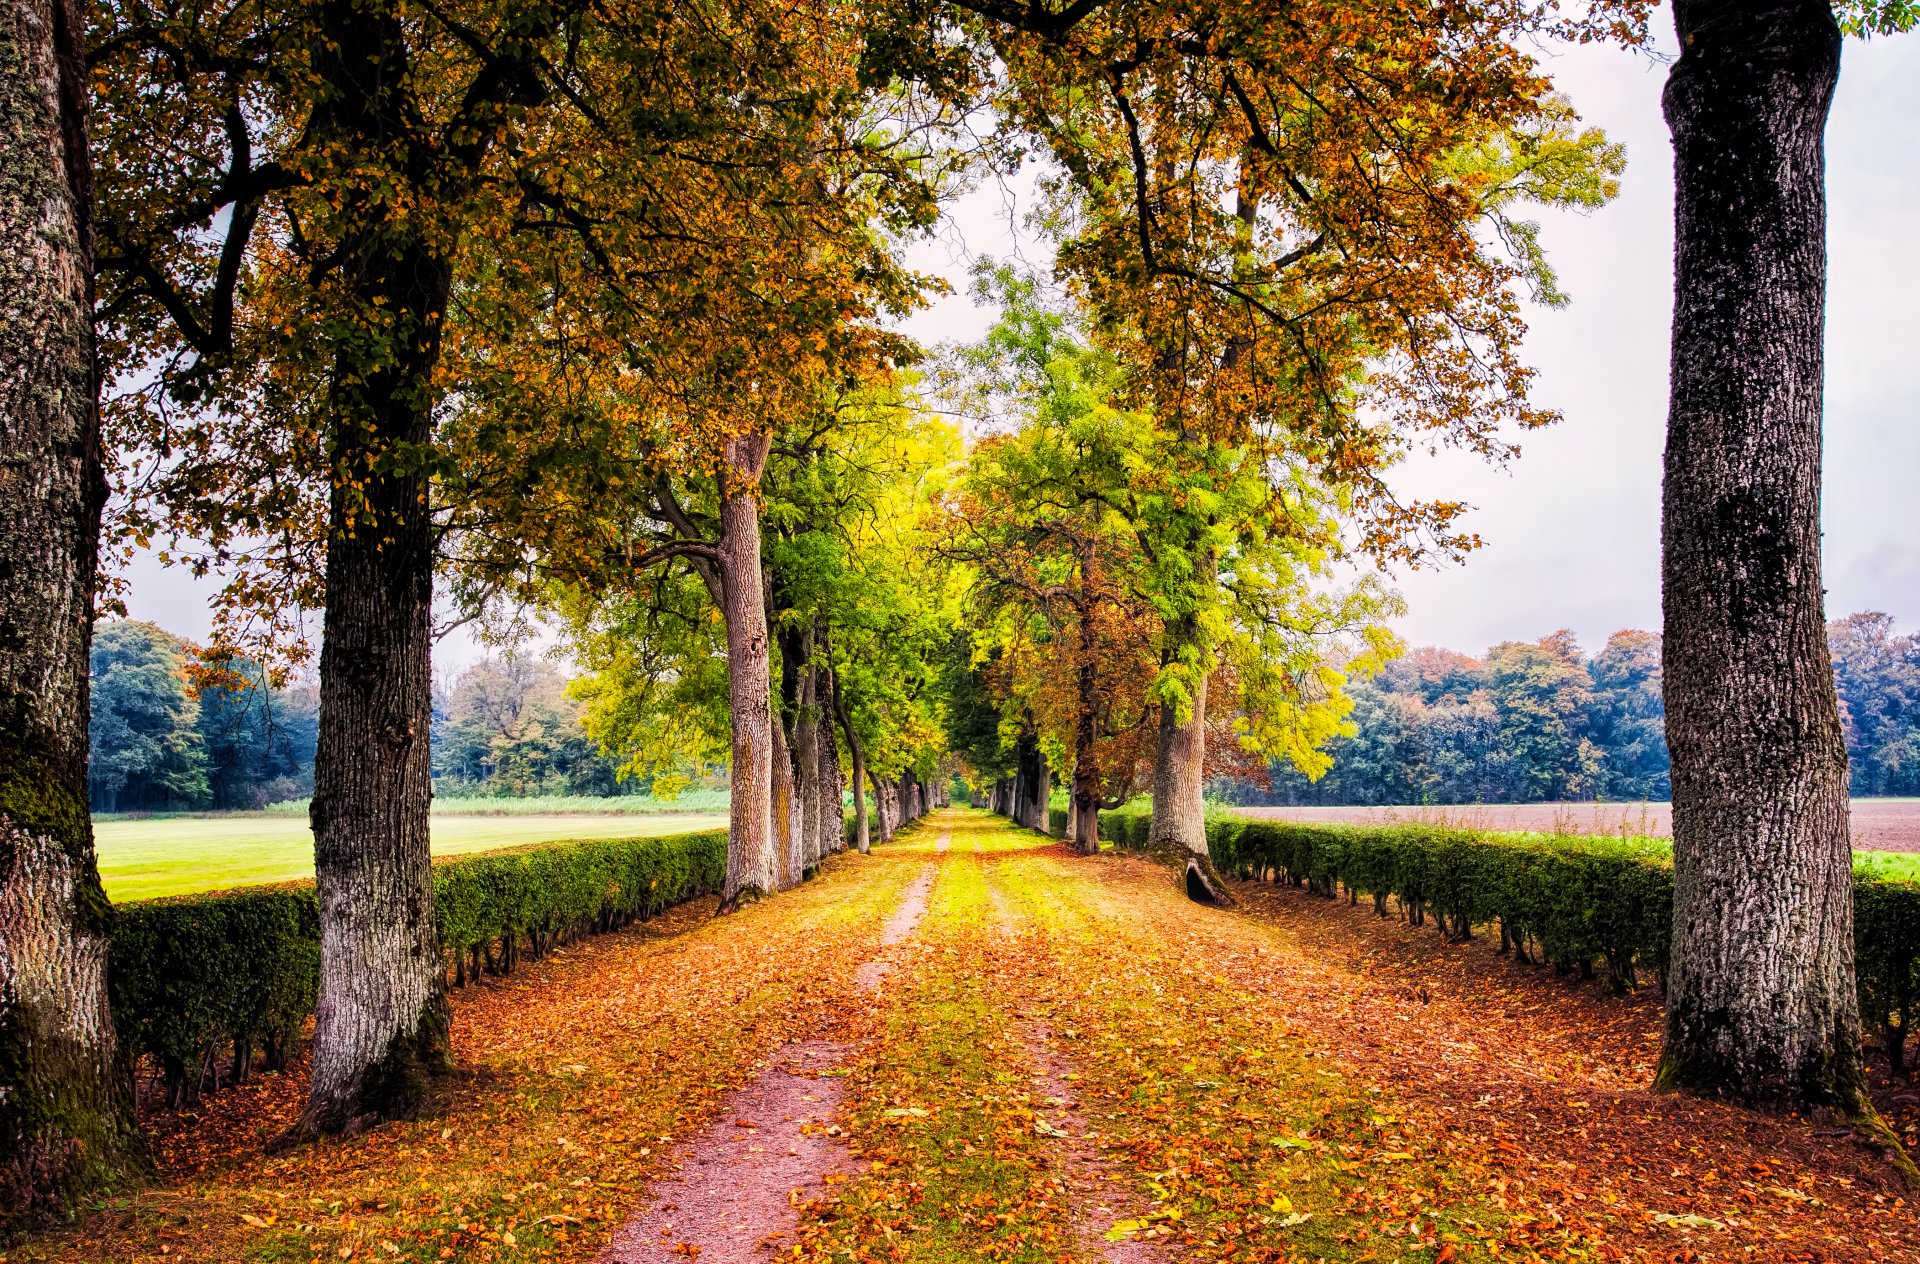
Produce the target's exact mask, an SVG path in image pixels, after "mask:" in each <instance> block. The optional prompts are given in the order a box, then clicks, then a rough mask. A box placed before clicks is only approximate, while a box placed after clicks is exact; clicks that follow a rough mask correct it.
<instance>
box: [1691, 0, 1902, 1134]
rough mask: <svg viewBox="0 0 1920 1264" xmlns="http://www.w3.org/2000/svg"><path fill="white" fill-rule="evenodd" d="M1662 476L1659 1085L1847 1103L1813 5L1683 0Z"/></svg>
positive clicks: (1835, 60)
mask: <svg viewBox="0 0 1920 1264" xmlns="http://www.w3.org/2000/svg"><path fill="white" fill-rule="evenodd" d="M1674 16H1675V22H1676V24H1677V26H1678V28H1679V32H1680V45H1681V49H1682V55H1681V57H1680V60H1679V61H1678V62H1677V63H1676V64H1675V66H1674V68H1673V71H1672V74H1671V75H1670V77H1669V79H1668V81H1667V89H1666V98H1665V108H1666V115H1667V122H1668V125H1669V127H1670V128H1671V129H1672V131H1673V140H1674V176H1675V198H1676V216H1675V219H1676V223H1675V243H1674V250H1675V277H1674V286H1675V291H1674V313H1673V349H1672V386H1671V390H1672V398H1671V405H1670V410H1669V413H1668V422H1667V425H1668V429H1667V454H1666V486H1665V496H1664V513H1663V527H1664V536H1663V543H1664V567H1663V579H1664V585H1663V594H1662V595H1663V602H1664V607H1665V622H1666V642H1665V646H1666V650H1665V691H1666V714H1667V741H1668V745H1669V747H1670V749H1671V751H1672V756H1673V834H1674V910H1673V913H1674V922H1673V964H1672V970H1671V974H1670V977H1669V980H1668V988H1667V1025H1666V1044H1665V1047H1664V1049H1663V1051H1662V1055H1661V1064H1660V1073H1659V1083H1660V1084H1661V1085H1662V1086H1666V1087H1672V1088H1679V1089H1685V1090H1689V1091H1693V1092H1700V1093H1711V1094H1727V1095H1730V1096H1733V1097H1736V1098H1739V1099H1741V1100H1745V1101H1754V1102H1758V1101H1778V1102H1786V1103H1829V1104H1837V1105H1839V1106H1842V1107H1844V1108H1847V1109H1850V1110H1853V1109H1858V1108H1860V1106H1861V1105H1862V1103H1863V1101H1864V1098H1863V1076H1862V1071H1861V1065H1860V1030H1859V1015H1858V1010H1857V1000H1856V997H1855V993H1854V966H1853V917H1852V880H1853V871H1852V857H1851V854H1850V841H1849V837H1848V827H1847V756H1846V746H1845V743H1844V740H1843V737H1842V732H1841V727H1840V717H1839V708H1838V703H1837V700H1836V697H1835V691H1834V681H1833V670H1832V665H1831V662H1830V660H1829V657H1828V653H1827V638H1826V625H1825V622H1824V616H1823V612H1822V608H1821V605H1822V589H1821V575H1820V441H1821V440H1820V428H1821V385H1822V373H1823V347H1822V324H1823V319H1824V304H1825V289H1826V244H1825V243H1826V203H1825V192H1824V189H1823V167H1824V154H1823V145H1822V132H1823V130H1824V128H1825V125H1826V117H1827V110H1828V106H1829V104H1830V102H1831V100H1832V94H1833V87H1834V82H1835V78H1836V76H1837V74H1838V70H1839V57H1840V34H1839V31H1838V29H1837V27H1836V26H1835V23H1834V18H1833V14H1832V11H1831V9H1830V8H1829V7H1828V5H1827V4H1826V3H1825V0H1773V2H1771V3H1766V4H1762V5H1759V6H1754V5H1750V4H1736V3H1732V2H1730V0H1714V2H1711V3H1708V2H1703V0H1680V3H1678V4H1677V5H1676V7H1675V11H1674Z"/></svg>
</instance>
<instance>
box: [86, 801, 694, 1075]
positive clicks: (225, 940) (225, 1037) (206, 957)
mask: <svg viewBox="0 0 1920 1264" xmlns="http://www.w3.org/2000/svg"><path fill="white" fill-rule="evenodd" d="M726 868H727V833H726V831H725V830H708V831H704V832H700V833H690V834H670V835H666V836H663V837H657V838H622V839H592V840H585V841H580V842H565V843H548V844H543V845H540V846H534V847H524V848H520V849H518V850H514V851H504V852H491V853H483V854H480V855H473V856H462V857H458V858H455V859H449V860H445V861H441V862H438V863H436V864H435V865H434V867H433V896H434V910H435V914H436V916H437V918H438V920H439V930H440V942H441V945H442V948H443V951H444V952H445V953H446V955H447V964H448V967H449V968H450V970H451V971H452V981H453V982H454V984H455V985H456V986H457V985H459V984H462V983H465V982H466V981H468V980H469V979H473V978H478V977H479V974H480V973H481V972H482V971H483V970H484V971H488V972H494V973H505V972H507V971H510V970H512V968H513V966H514V964H515V962H516V961H517V960H518V959H519V957H520V954H521V950H522V945H523V942H524V947H525V949H526V950H527V951H528V952H530V953H532V954H533V955H534V956H536V957H538V956H540V955H542V954H544V953H546V952H547V951H549V950H550V949H551V948H552V947H553V946H554V945H555V944H556V943H561V942H565V941H567V940H569V939H572V938H575V937H577V936H579V935H581V934H583V933H587V932H591V931H597V930H611V929H613V928H615V927H617V926H624V925H626V924H628V923H629V922H632V921H634V920H635V919H637V918H646V917H650V916H652V915H653V914H655V913H657V912H659V911H660V910H662V909H665V908H667V907H669V906H671V905H674V904H678V903H679V902H681V901H682V900H687V899H691V898H693V897H695V896H699V895H705V894H709V893H711V892H715V891H718V890H719V889H720V884H721V882H722V880H723V879H724V878H725V876H726ZM114 912H115V922H114V931H113V945H112V952H111V955H110V958H109V964H108V995H109V998H110V1000H111V1003H112V1006H113V1018H114V1024H115V1027H116V1029H117V1031H118V1032H119V1034H120V1040H121V1043H122V1046H123V1048H124V1049H125V1051H126V1052H127V1053H128V1054H130V1055H133V1056H139V1055H143V1054H144V1055H146V1056H148V1057H151V1058H152V1059H153V1060H154V1062H155V1063H156V1064H157V1065H158V1066H159V1068H160V1070H161V1073H162V1075H163V1077H164V1079H165V1082H166V1090H167V1099H168V1102H169V1103H170V1104H172V1105H176V1106H177V1105H180V1104H182V1103H184V1102H186V1101H189V1100H191V1099H193V1098H195V1097H197V1096H198V1095H199V1094H200V1093H201V1092H202V1091H204V1090H206V1089H208V1088H212V1087H217V1086H218V1082H217V1077H216V1070H217V1066H218V1058H219V1056H220V1054H221V1053H222V1052H223V1051H225V1050H227V1049H229V1048H230V1049H231V1051H232V1053H233V1055H234V1056H233V1058H232V1060H231V1063H230V1070H229V1082H237V1081H239V1080H242V1079H244V1078H245V1077H246V1075H247V1073H248V1071H249V1070H250V1069H251V1066H252V1062H253V1053H254V1051H255V1050H256V1049H258V1050H260V1051H262V1052H263V1053H264V1054H265V1062H266V1065H267V1066H268V1068H269V1069H278V1068H280V1067H282V1066H284V1065H285V1062H286V1054H287V1046H288V1044H289V1043H290V1041H291V1039H292V1038H293V1036H294V1035H296V1034H297V1033H298V1032H299V1030H300V1026H301V1024H302V1023H304V1022H305V1021H306V1019H307V1018H308V1017H309V1016H311V1015H312V1013H313V1008H314V1001H315V999H316V994H317V992H318V989H319V969H320V922H319V911H318V908H317V906H316V905H315V902H314V893H313V884H312V883H310V882H301V883H288V884H285V885H281V886H269V887H251V888H246V889H243V890H239V891H227V892H219V893H215V894H211V895H188V896H177V897H174V898H171V899H161V900H143V901H139V902H136V903H132V904H123V905H118V906H116V908H115V910H114Z"/></svg>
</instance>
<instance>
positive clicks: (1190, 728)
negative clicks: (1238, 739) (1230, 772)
mask: <svg viewBox="0 0 1920 1264" xmlns="http://www.w3.org/2000/svg"><path fill="white" fill-rule="evenodd" d="M1206 761H1207V678H1206V677H1205V676H1201V677H1199V679H1198V680H1196V681H1195V682H1194V687H1193V712H1192V714H1191V715H1190V716H1189V717H1188V718H1187V721H1186V722H1185V723H1184V724H1183V723H1181V721H1180V716H1179V714H1178V713H1177V712H1176V711H1175V710H1174V709H1173V708H1172V707H1164V706H1163V707H1161V708H1160V733H1159V738H1158V742H1157V744H1156V746H1155V749H1154V755H1153V817H1152V819H1151V820H1150V821H1149V822H1148V825H1147V844H1148V846H1150V847H1154V848H1157V849H1165V850H1167V851H1179V852H1185V853H1188V854H1190V855H1195V856H1200V857H1202V858H1206V857H1207V854H1208V853H1207V820H1206V804H1205V802H1204V801H1203V795H1204V793H1205V790H1206Z"/></svg>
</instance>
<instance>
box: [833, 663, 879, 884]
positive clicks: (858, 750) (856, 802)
mask: <svg viewBox="0 0 1920 1264" xmlns="http://www.w3.org/2000/svg"><path fill="white" fill-rule="evenodd" d="M832 679H833V713H834V716H835V717H836V718H837V719H838V720H839V721H840V731H841V732H843V733H845V734H846V737H847V758H848V760H849V761H850V762H851V764H852V770H851V771H852V777H853V845H854V846H855V847H856V848H858V849H859V851H860V854H861V855H866V854H867V853H868V852H870V851H872V850H873V839H872V837H871V835H870V833H869V823H868V820H867V751H866V747H864V746H863V745H861V742H860V734H859V733H858V732H857V731H856V730H855V729H854V727H853V717H852V715H851V714H849V712H848V710H847V697H846V692H845V690H844V689H843V688H842V687H841V684H840V673H838V672H834V673H832Z"/></svg>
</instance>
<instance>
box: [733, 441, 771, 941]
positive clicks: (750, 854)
mask: <svg viewBox="0 0 1920 1264" xmlns="http://www.w3.org/2000/svg"><path fill="white" fill-rule="evenodd" d="M769 442H770V436H769V435H768V433H767V432H766V431H758V432H755V433H753V434H748V435H742V436H740V437H739V438H736V439H732V440H729V441H728V443H727V448H726V478H727V486H726V494H725V495H724V496H723V497H722V498H721V501H720V580H721V601H722V613H723V615H724V617H725V622H726V628H727V694H728V698H727V704H728V711H729V714H730V715H731V717H732V720H733V774H732V788H733V803H732V808H731V816H730V818H729V821H728V832H727V877H726V883H725V885H724V886H723V887H722V888H721V892H720V899H721V907H723V908H734V907H736V906H738V905H739V903H740V901H741V900H743V899H750V898H753V897H755V896H760V895H767V894H771V893H772V892H773V891H775V890H777V889H778V888H779V883H780V873H779V860H780V858H779V854H778V853H777V852H776V851H775V838H774V830H773V772H774V758H773V756H774V749H773V737H774V727H775V720H774V715H773V702H772V684H771V681H772V677H771V675H770V669H771V656H770V654H769V653H768V646H769V641H768V635H767V604H766V581H765V577H764V576H763V575H762V573H761V570H760V505H759V502H758V501H757V500H756V499H755V496H754V493H755V489H756V488H758V486H759V484H760V474H761V472H762V471H763V470H764V469H765V468H766V463H767V446H768V443H769Z"/></svg>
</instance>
